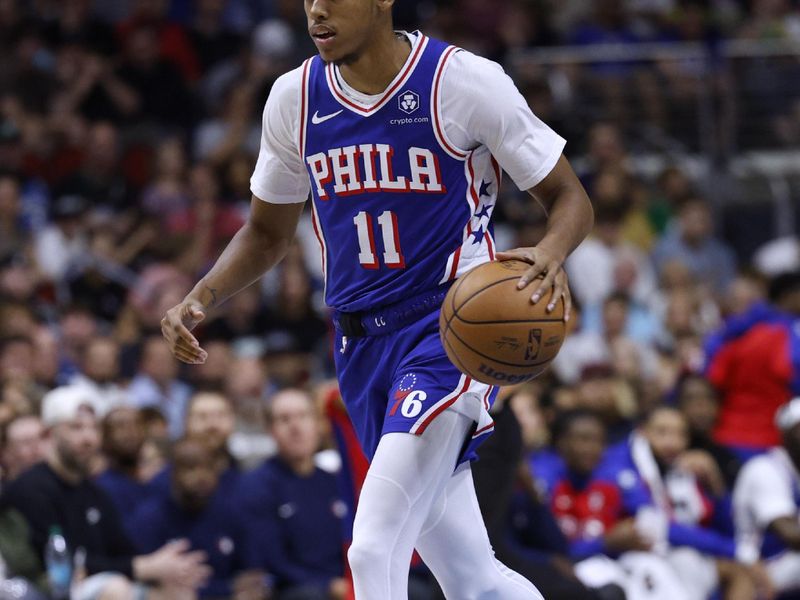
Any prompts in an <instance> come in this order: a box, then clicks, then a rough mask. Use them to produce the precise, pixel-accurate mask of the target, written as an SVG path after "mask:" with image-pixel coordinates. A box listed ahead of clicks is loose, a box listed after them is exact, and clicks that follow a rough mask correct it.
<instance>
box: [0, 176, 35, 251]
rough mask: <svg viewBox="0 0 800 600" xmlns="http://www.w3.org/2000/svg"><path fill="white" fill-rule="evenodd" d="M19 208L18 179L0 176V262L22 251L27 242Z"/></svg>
mask: <svg viewBox="0 0 800 600" xmlns="http://www.w3.org/2000/svg"><path fill="white" fill-rule="evenodd" d="M21 208H22V203H21V202H20V184H19V179H18V178H17V177H14V176H11V175H5V174H0V261H2V260H4V259H8V258H10V257H12V256H13V255H14V254H17V253H20V252H21V251H23V250H24V248H25V246H26V244H27V242H28V239H29V234H28V232H27V231H26V228H25V227H24V225H23V223H22V210H21Z"/></svg>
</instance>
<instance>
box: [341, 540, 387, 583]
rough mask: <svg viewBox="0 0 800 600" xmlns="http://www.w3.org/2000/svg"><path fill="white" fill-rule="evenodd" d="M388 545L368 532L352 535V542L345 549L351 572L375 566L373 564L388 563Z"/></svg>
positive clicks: (358, 571) (359, 571)
mask: <svg viewBox="0 0 800 600" xmlns="http://www.w3.org/2000/svg"><path fill="white" fill-rule="evenodd" d="M388 554H389V546H388V544H386V543H385V542H382V541H381V540H379V539H378V536H375V535H371V534H370V533H369V532H366V533H362V534H361V535H354V536H353V543H352V544H351V545H350V548H349V549H348V550H347V561H348V562H349V564H350V569H351V570H352V571H353V573H361V572H363V571H362V570H369V569H373V568H375V565H380V564H388V562H389V561H388V560H387V559H388Z"/></svg>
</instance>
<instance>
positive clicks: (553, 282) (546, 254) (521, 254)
mask: <svg viewBox="0 0 800 600" xmlns="http://www.w3.org/2000/svg"><path fill="white" fill-rule="evenodd" d="M495 258H497V260H521V261H523V262H526V263H528V264H529V265H531V267H530V268H529V269H528V270H527V271H525V274H524V275H522V277H520V278H519V284H517V289H520V290H522V289H525V287H527V286H528V284H530V283H531V282H533V281H534V280H536V278H537V277H539V276H540V275H541V276H542V279H541V280H539V281H537V282H536V283H534V284H533V290H532V293H531V302H532V303H533V304H536V303H537V302H539V300H541V299H542V298H543V297H544V295H545V294H546V293H547V290H549V289H550V288H552V289H553V292H552V294H551V295H550V302H549V303H548V304H547V312H552V311H553V309H555V307H556V303H557V302H558V299H559V298H564V320H565V321H569V316H570V312H571V310H572V296H571V295H570V291H569V285H567V273H566V271H564V268H563V266H562V262H563V260H562V259H559V258H558V257H557V256H556V255H555V254H554V253H553V252H551V251H549V250H548V249H547V248H543V247H541V246H534V247H532V248H515V249H514V250H508V251H506V252H498V253H497V254H496V255H495Z"/></svg>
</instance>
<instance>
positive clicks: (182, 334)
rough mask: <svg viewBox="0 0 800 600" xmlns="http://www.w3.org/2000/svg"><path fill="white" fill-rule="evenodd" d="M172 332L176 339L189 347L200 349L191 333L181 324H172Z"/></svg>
mask: <svg viewBox="0 0 800 600" xmlns="http://www.w3.org/2000/svg"><path fill="white" fill-rule="evenodd" d="M172 330H173V331H174V332H175V334H176V336H177V337H178V338H181V339H183V340H186V342H188V343H189V345H190V346H194V347H195V348H199V347H200V343H199V342H198V341H197V338H196V337H194V336H193V335H192V332H191V331H189V330H188V329H187V328H186V326H185V325H184V324H183V323H175V324H173V326H172Z"/></svg>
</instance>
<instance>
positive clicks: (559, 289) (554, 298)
mask: <svg viewBox="0 0 800 600" xmlns="http://www.w3.org/2000/svg"><path fill="white" fill-rule="evenodd" d="M563 295H564V278H563V277H561V276H560V275H556V277H555V279H553V290H552V293H551V294H550V300H549V301H548V303H547V312H549V313H550V312H553V310H555V308H556V304H558V301H559V300H560V299H561V297H562V296H563Z"/></svg>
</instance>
